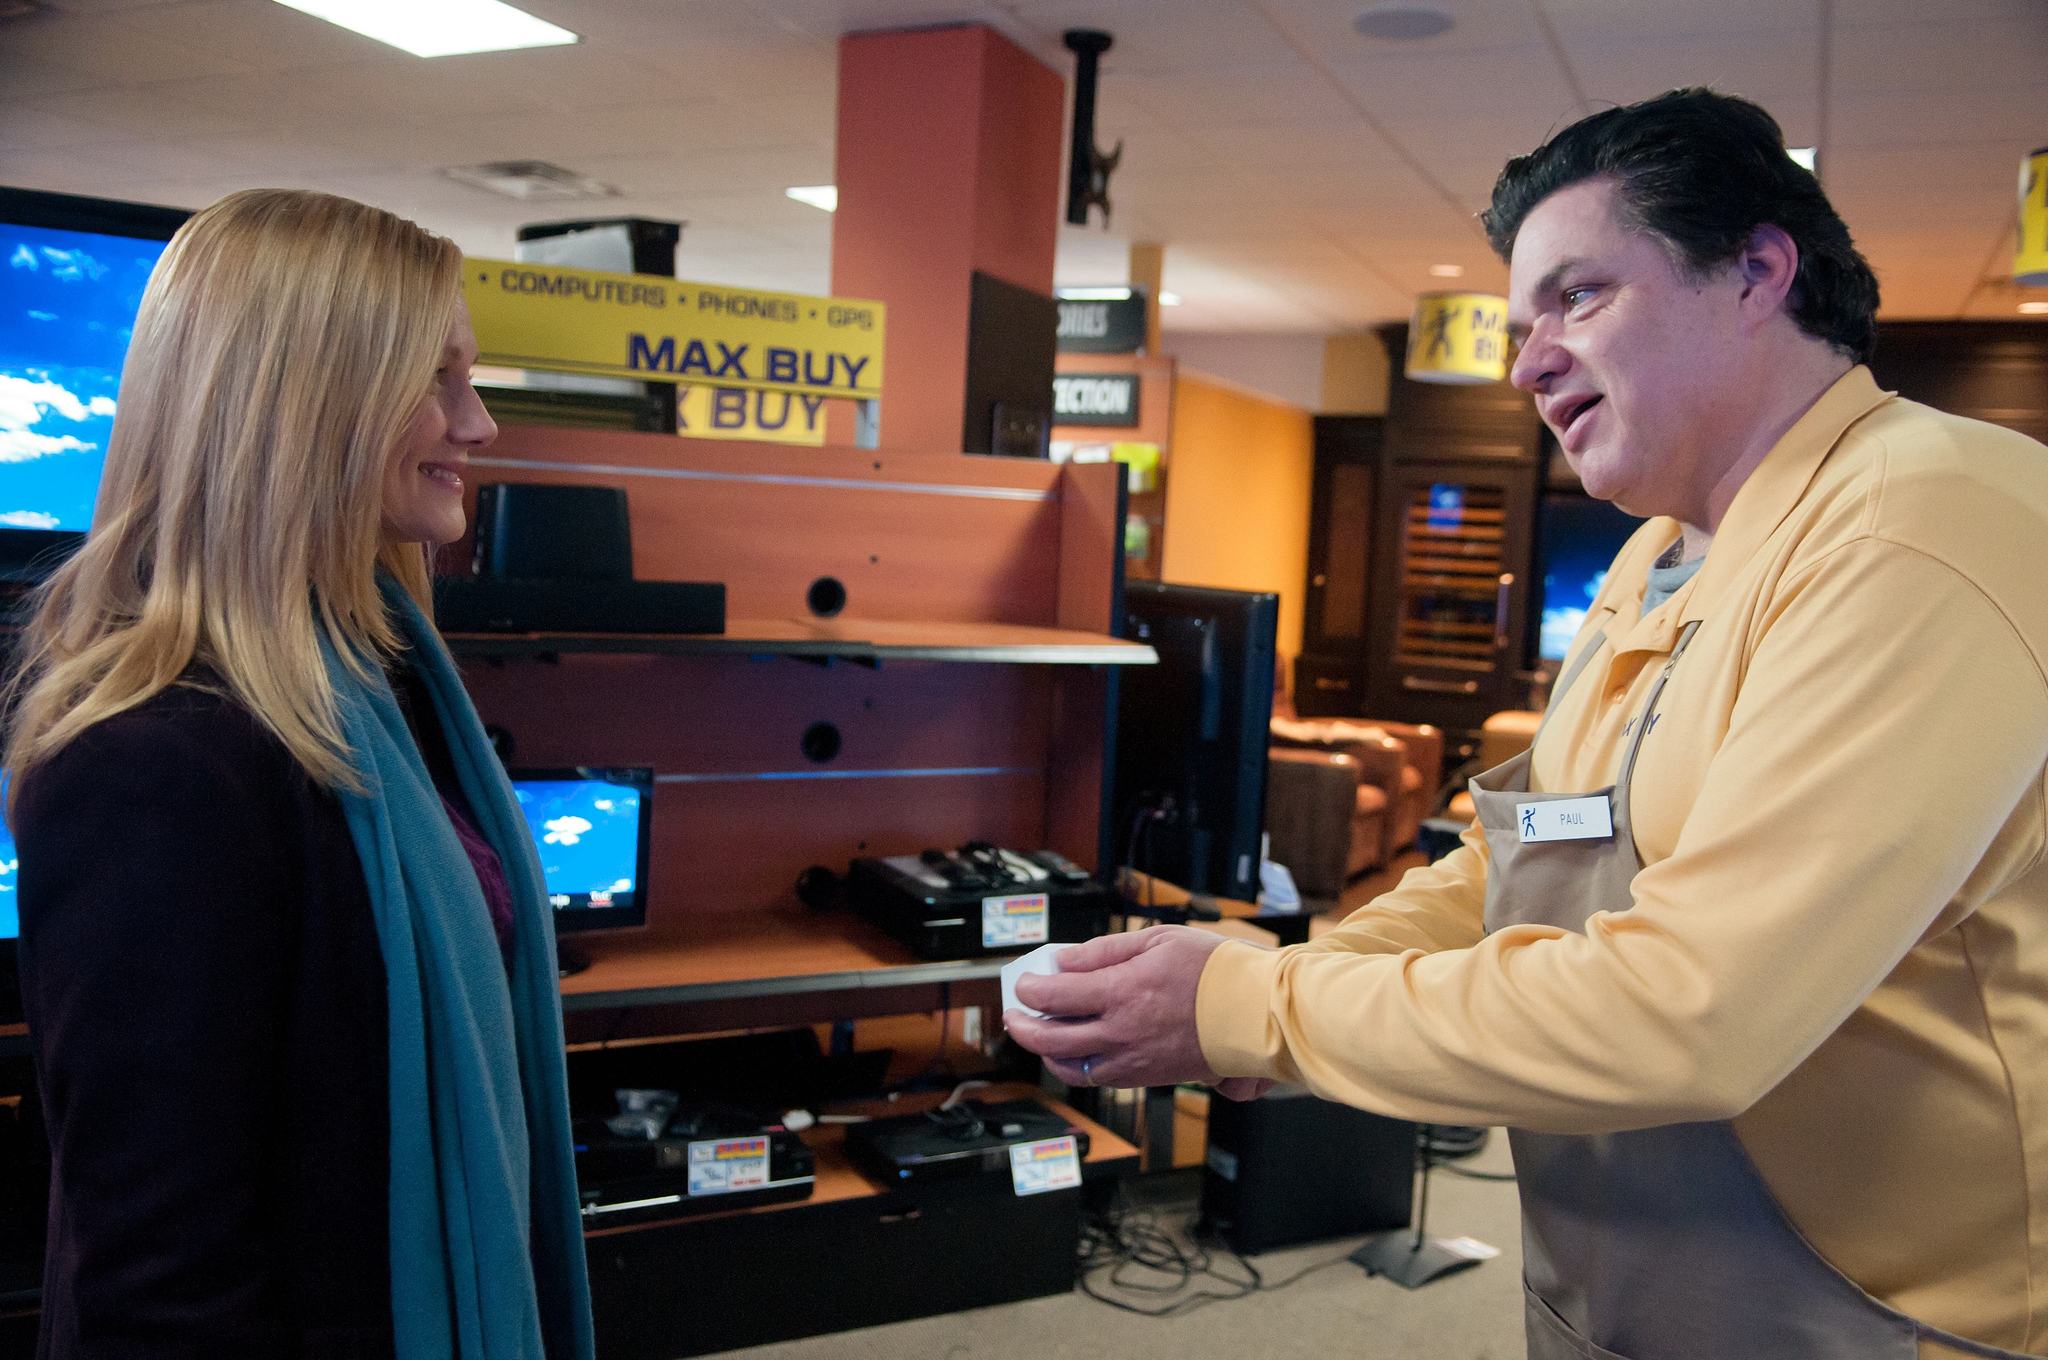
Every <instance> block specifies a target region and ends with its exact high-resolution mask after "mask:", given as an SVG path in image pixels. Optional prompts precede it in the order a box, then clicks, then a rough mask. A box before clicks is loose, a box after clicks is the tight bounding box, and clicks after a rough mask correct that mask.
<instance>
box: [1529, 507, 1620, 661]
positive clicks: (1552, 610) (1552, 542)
mask: <svg viewBox="0 0 2048 1360" xmlns="http://www.w3.org/2000/svg"><path fill="white" fill-rule="evenodd" d="M1642 523H1643V522H1642V521H1641V520H1639V519H1637V518H1636V517H1635V516H1633V515H1630V514H1626V513H1624V512H1622V511H1620V510H1617V509H1615V508H1614V507H1613V506H1611V505H1609V504H1608V503H1607V502H1606V501H1596V500H1594V499H1593V498H1592V497H1590V496H1568V495H1549V496H1545V497H1544V498H1543V509H1542V512H1541V520H1540V522H1539V523H1538V524H1537V526H1536V539H1537V544H1536V551H1537V557H1538V561H1539V574H1540V575H1541V576H1542V578H1543V622H1542V625H1541V632H1540V633H1539V635H1538V642H1537V648H1536V654H1537V656H1538V657H1540V658H1541V659H1542V660H1544V661H1562V660H1563V659H1564V654H1565V650H1566V649H1567V648H1569V647H1570V646H1571V642H1572V639H1573V638H1575V637H1577V636H1578V633H1579V629H1580V628H1582V627H1583V626H1585V622H1586V611H1587V609H1588V608H1590V607H1591V605H1592V603H1593V597H1594V596H1596V595H1598V594H1599V593H1600V587H1601V586H1602V585H1604V584H1606V582H1607V568H1608V567H1609V566H1610V565H1611V564H1612V563H1613V561H1614V555H1615V554H1616V553H1618V552H1620V551H1621V547H1622V545H1623V544H1624V543H1626V542H1628V540H1629V535H1631V534H1633V533H1635V531H1636V530H1637V529H1638V528H1639V527H1641V525H1642Z"/></svg>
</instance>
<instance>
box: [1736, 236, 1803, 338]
mask: <svg viewBox="0 0 2048 1360" xmlns="http://www.w3.org/2000/svg"><path fill="white" fill-rule="evenodd" d="M1735 267H1736V269H1737V270H1738V271H1739V272H1740V274H1741V277H1742V307H1743V310H1744V311H1745V312H1750V313H1752V314H1753V315H1754V316H1755V317H1756V319H1757V320H1758V321H1763V320H1767V319H1769V318H1770V317H1772V316H1774V315H1776V314H1777V313H1778V312H1780V311H1782V310H1784V309H1785V305H1786V299H1787V298H1788V297H1790V296H1791V294H1792V291H1793V289H1794V287H1795V286H1796V285H1797V283H1798V279H1799V245H1798V243H1797V242H1795V241H1794V240H1793V239H1792V237H1791V235H1790V234H1789V233H1788V232H1786V230H1785V229H1784V228H1783V227H1780V226H1776V225H1774V224H1772V223H1769V222H1765V223H1763V224H1761V225H1760V226H1758V227H1757V228H1756V230H1754V231H1752V232H1751V233H1750V234H1749V240H1748V242H1747V243H1746V244H1745V245H1744V246H1743V247H1742V253H1741V254H1740V255H1738V256H1736V258H1735Z"/></svg>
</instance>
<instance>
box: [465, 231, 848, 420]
mask: <svg viewBox="0 0 2048 1360" xmlns="http://www.w3.org/2000/svg"><path fill="white" fill-rule="evenodd" d="M462 292H463V297H464V299H465V300H466V301H467V302H468V303H469V315H470V320H471V322H472V323H473V324H474V325H475V327H476V337H477V345H478V348H479V350H480V356H479V357H480V361H481V362H483V363H487V364H503V365H506V366H508V367H512V368H540V369H550V370H553V371H555V372H560V373H588V374H592V375H596V376H603V377H611V378H641V379H645V380H648V381H651V382H675V383H684V384H715V385H716V386H718V387H727V388H744V389H748V390H752V391H771V392H789V393H806V394H810V395H814V396H820V397H855V398H860V399H868V398H873V397H879V396H880V395H881V394H882V324H883V314H884V309H883V306H882V304H881V303H879V302H867V301H863V300H860V299H854V298H828V297H810V296H807V295H805V294H802V293H765V292H761V291H759V290H757V289H753V288H729V287H726V286H724V285H722V284H711V283H686V282H683V281H681V280H678V279H664V278H657V277H654V276H652V275H647V274H608V273H603V272H601V271H598V270H595V269H571V268H568V267H567V266H564V265H544V264H519V263H514V262H513V261H510V260H479V259H472V260H468V261H465V262H464V270H463V275H462Z"/></svg>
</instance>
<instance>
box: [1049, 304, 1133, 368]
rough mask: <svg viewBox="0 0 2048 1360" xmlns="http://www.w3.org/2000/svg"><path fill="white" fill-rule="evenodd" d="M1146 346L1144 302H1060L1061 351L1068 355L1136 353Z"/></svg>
mask: <svg viewBox="0 0 2048 1360" xmlns="http://www.w3.org/2000/svg"><path fill="white" fill-rule="evenodd" d="M1144 346H1145V299H1144V296H1143V295H1142V294H1139V293H1132V294H1131V295H1130V296H1129V297H1127V298H1120V299H1116V300H1114V301H1106V302H1083V301H1081V300H1080V299H1078V298H1067V299H1062V300H1061V301H1060V348H1061V349H1062V350H1064V351H1066V352H1067V353H1069V354H1136V353H1137V352H1138V351H1139V350H1140V349H1143V348H1144Z"/></svg>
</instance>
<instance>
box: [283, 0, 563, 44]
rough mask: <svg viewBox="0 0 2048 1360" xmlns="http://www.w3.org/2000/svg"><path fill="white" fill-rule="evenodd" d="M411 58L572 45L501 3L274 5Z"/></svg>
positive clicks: (327, 1) (367, 0) (340, 0)
mask: <svg viewBox="0 0 2048 1360" xmlns="http://www.w3.org/2000/svg"><path fill="white" fill-rule="evenodd" d="M277 3H278V4H280V5H284V6H286V7H287V8H290V9H295V10H297V11H299V12H300V13H301V14H310V15H312V16H313V17H314V18H315V19H325V20H326V21H327V22H328V23H330V24H337V25H339V26H340V27H342V28H345V29H348V30H349V31H350V32H352V33H360V34H362V35H363V36H364V37H366V38H375V39H376V40H377V41H378V42H380V43H389V44H390V45H391V46H393V47H396V48H398V49H400V50H401V51H405V52H410V53H412V54H413V55H414V56H416V57H453V56H460V55H462V54H464V53H468V52H504V51H508V50H510V49H513V48H519V47H560V46H562V45H563V44H565V43H573V42H576V41H578V39H577V37H576V35H575V34H574V33H571V32H570V31H569V30H568V29H566V28H558V27H556V26H555V25H553V24H551V23H549V22H548V21H547V20H545V19H536V18H535V17H534V16H533V15H531V14H528V13H527V12H526V11H525V10H521V9H514V8H512V6H510V5H507V4H504V3H502V0H277Z"/></svg>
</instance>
